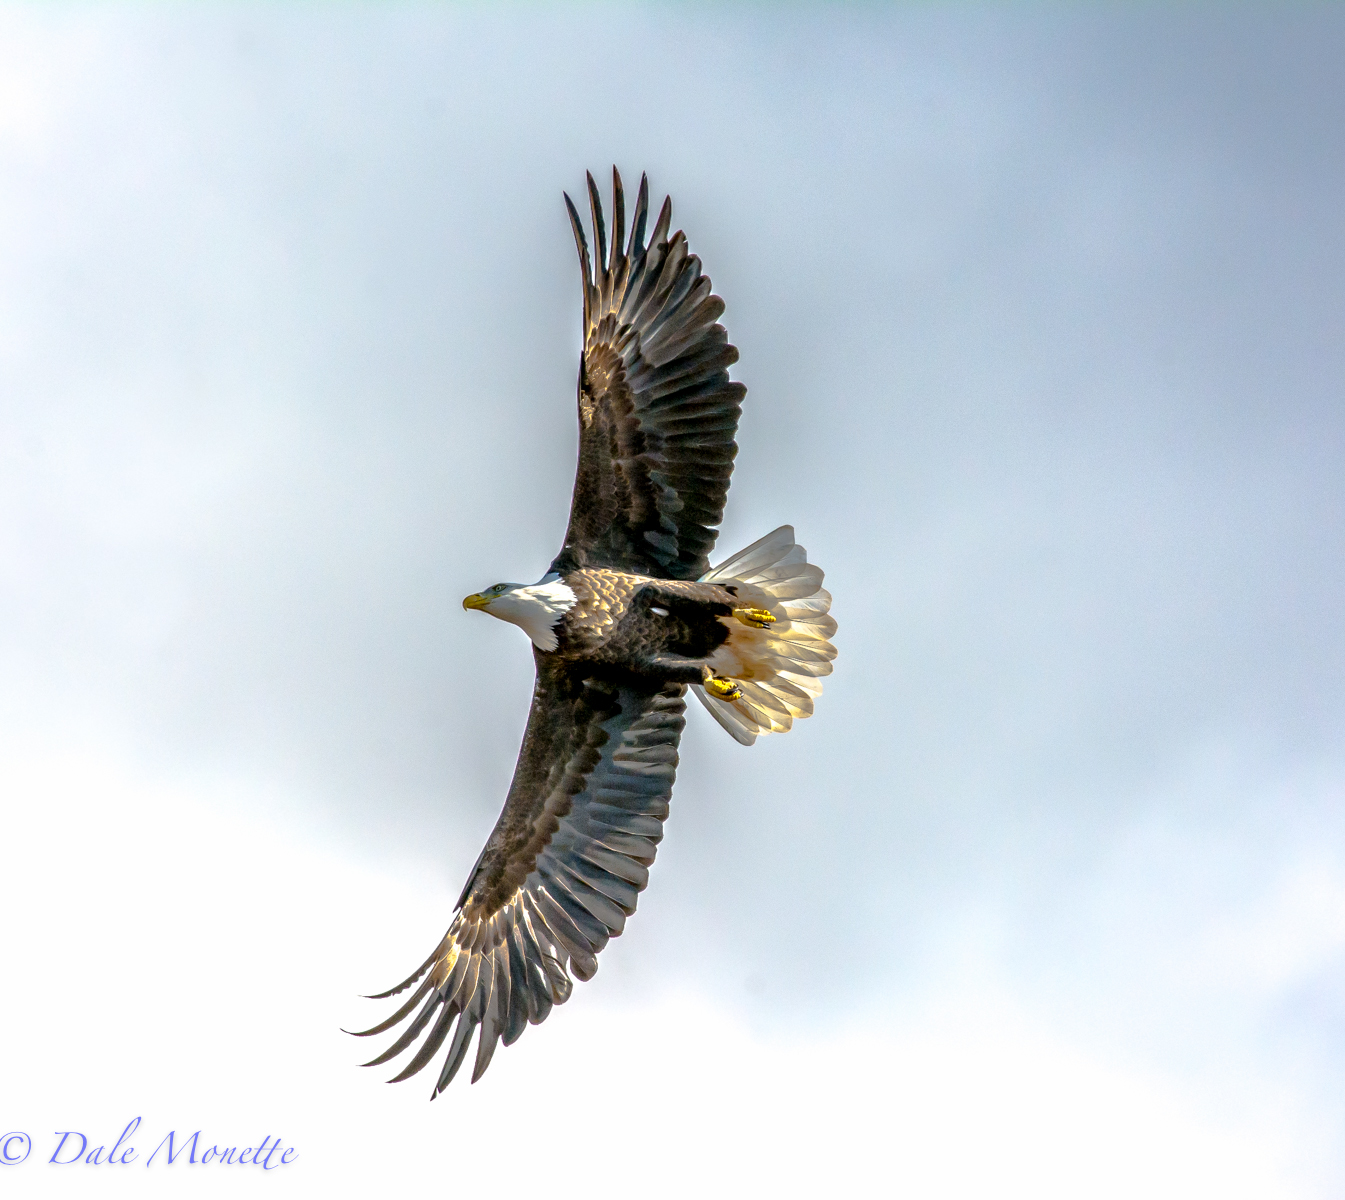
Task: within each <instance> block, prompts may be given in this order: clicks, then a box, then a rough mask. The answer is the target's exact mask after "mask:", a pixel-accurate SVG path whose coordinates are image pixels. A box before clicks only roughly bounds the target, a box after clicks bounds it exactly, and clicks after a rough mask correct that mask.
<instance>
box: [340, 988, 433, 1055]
mask: <svg viewBox="0 0 1345 1200" xmlns="http://www.w3.org/2000/svg"><path fill="white" fill-rule="evenodd" d="M443 1001H444V998H443V996H442V995H440V993H438V992H433V993H432V994H431V995H430V998H429V999H428V1000H426V1001H425V1007H424V1008H422V1009H421V1010H420V1011H419V1012H418V1013H416V1019H415V1020H414V1021H412V1022H411V1024H410V1025H408V1026H407V1027H406V1028H405V1029H404V1030H403V1031H402V1036H401V1037H399V1038H398V1039H397V1040H396V1041H395V1042H393V1043H392V1045H391V1046H389V1047H388V1048H387V1049H386V1050H384V1051H383V1053H382V1054H380V1055H379V1056H378V1057H377V1058H371V1059H370V1060H369V1061H368V1062H367V1063H361V1064H360V1065H361V1066H364V1067H376V1066H378V1065H379V1064H380V1063H385V1062H387V1061H388V1059H390V1058H396V1057H397V1055H399V1054H400V1053H401V1052H402V1051H403V1050H405V1049H406V1048H407V1047H408V1046H409V1045H410V1044H411V1043H412V1042H414V1041H415V1040H416V1038H418V1037H419V1036H420V1031H421V1030H422V1029H424V1028H425V1025H426V1023H427V1022H428V1021H429V1019H430V1017H431V1016H433V1015H434V1010H435V1009H436V1008H437V1007H438V1006H439V1005H440V1004H442V1003H443Z"/></svg>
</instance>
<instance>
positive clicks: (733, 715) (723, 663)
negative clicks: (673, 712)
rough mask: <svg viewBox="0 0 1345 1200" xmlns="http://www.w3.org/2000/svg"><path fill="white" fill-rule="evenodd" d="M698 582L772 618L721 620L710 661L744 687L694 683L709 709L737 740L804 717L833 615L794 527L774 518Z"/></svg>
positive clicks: (825, 660) (818, 687)
mask: <svg viewBox="0 0 1345 1200" xmlns="http://www.w3.org/2000/svg"><path fill="white" fill-rule="evenodd" d="M700 581H701V582H702V583H719V584H729V585H732V586H733V587H735V588H736V589H737V593H738V598H739V599H740V600H742V601H743V602H744V603H745V604H746V605H750V606H751V607H753V608H764V609H767V610H769V612H770V613H771V615H772V616H774V617H775V623H774V624H773V625H771V626H770V627H769V628H767V629H755V628H752V627H751V626H748V625H743V624H742V623H740V622H738V621H737V620H736V619H734V618H731V617H730V618H727V619H726V620H725V623H726V624H727V625H728V627H729V637H728V641H726V642H725V643H724V645H723V646H721V647H720V649H719V650H717V651H716V652H715V654H714V656H713V657H712V658H711V660H710V665H711V666H712V667H713V668H714V670H715V671H717V672H719V673H720V674H722V675H724V676H726V677H727V678H729V679H732V680H733V681H734V682H735V683H737V685H738V686H739V687H740V688H741V689H742V693H743V694H742V696H741V697H740V698H739V699H737V700H721V699H720V698H719V697H718V696H711V695H709V694H708V693H707V692H706V691H705V689H704V688H702V687H700V686H699V685H693V686H692V690H693V691H694V692H695V693H696V695H697V696H698V697H699V698H700V702H701V703H702V704H704V705H705V707H706V708H707V709H708V710H709V713H710V715H711V716H712V717H714V719H715V720H716V721H718V722H719V723H720V724H721V725H722V726H723V727H724V728H725V729H727V730H728V732H729V733H730V734H731V735H732V736H733V738H734V739H735V740H737V741H739V742H741V743H742V744H743V745H744V746H750V745H751V744H752V743H753V742H755V741H756V740H757V736H758V735H759V734H763V733H784V732H785V731H786V730H788V729H789V728H790V727H791V726H792V725H793V723H794V722H795V721H796V720H800V719H801V718H803V717H807V716H811V715H812V711H813V701H814V700H816V698H817V697H818V696H820V695H821V694H822V684H821V679H820V677H821V676H823V675H830V674H831V660H832V659H834V658H835V657H836V647H835V646H833V645H832V644H831V642H830V641H828V640H827V639H828V638H830V637H831V636H832V635H833V634H834V633H835V632H836V621H835V618H834V617H832V616H831V615H830V611H829V610H830V609H831V594H830V593H829V592H827V591H826V590H825V589H824V588H823V587H822V569H821V568H820V567H818V566H815V565H814V564H812V563H810V562H809V561H808V556H807V553H806V551H805V550H804V549H803V547H802V546H800V545H797V544H796V543H795V541H794V529H793V526H790V525H781V526H780V528H779V529H777V530H775V531H774V532H773V533H768V534H767V535H766V536H765V537H764V538H762V539H761V540H760V541H756V542H753V543H752V544H751V545H750V546H748V547H747V548H746V549H744V550H739V551H738V553H737V554H735V555H733V557H732V558H730V559H728V560H727V561H725V562H722V563H720V564H719V566H717V567H714V568H713V569H712V570H710V571H709V572H707V573H706V574H705V575H702V576H701V580H700Z"/></svg>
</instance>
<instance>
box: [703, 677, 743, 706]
mask: <svg viewBox="0 0 1345 1200" xmlns="http://www.w3.org/2000/svg"><path fill="white" fill-rule="evenodd" d="M701 686H702V687H703V688H705V690H706V691H707V692H709V693H710V695H712V696H718V697H719V699H721V700H737V699H738V698H739V697H740V696H741V695H742V694H743V689H742V688H740V687H739V686H738V685H737V684H736V683H734V682H733V680H732V679H725V678H724V676H722V675H715V674H713V673H712V672H710V671H709V670H708V669H707V671H706V674H705V679H704V680H703V681H702V683H701Z"/></svg>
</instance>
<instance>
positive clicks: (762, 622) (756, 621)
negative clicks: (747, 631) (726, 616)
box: [733, 608, 775, 629]
mask: <svg viewBox="0 0 1345 1200" xmlns="http://www.w3.org/2000/svg"><path fill="white" fill-rule="evenodd" d="M733 615H734V616H735V617H737V618H738V620H740V621H741V622H742V623H743V624H744V625H747V626H749V627H750V628H752V629H769V628H770V627H771V626H772V625H774V624H775V614H774V613H772V612H770V611H769V610H768V609H765V608H735V609H734V610H733Z"/></svg>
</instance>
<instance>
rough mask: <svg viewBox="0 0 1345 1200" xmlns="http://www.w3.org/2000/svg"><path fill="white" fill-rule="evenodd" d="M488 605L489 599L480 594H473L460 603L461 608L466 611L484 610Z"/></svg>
mask: <svg viewBox="0 0 1345 1200" xmlns="http://www.w3.org/2000/svg"><path fill="white" fill-rule="evenodd" d="M489 604H490V597H489V596H486V595H483V594H482V593H481V592H473V593H472V595H470V596H468V597H467V599H466V600H464V601H463V602H462V607H463V608H467V609H472V608H486V607H487V606H488V605H489Z"/></svg>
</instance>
